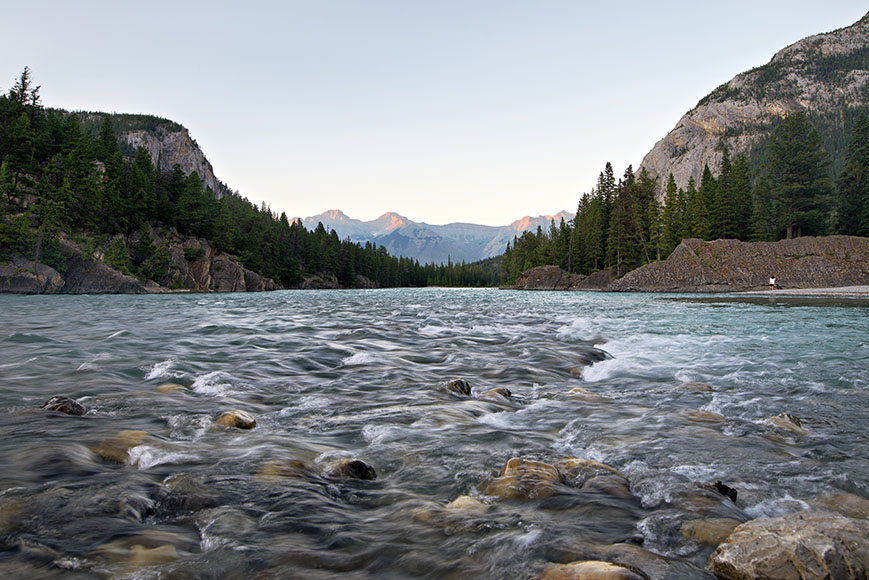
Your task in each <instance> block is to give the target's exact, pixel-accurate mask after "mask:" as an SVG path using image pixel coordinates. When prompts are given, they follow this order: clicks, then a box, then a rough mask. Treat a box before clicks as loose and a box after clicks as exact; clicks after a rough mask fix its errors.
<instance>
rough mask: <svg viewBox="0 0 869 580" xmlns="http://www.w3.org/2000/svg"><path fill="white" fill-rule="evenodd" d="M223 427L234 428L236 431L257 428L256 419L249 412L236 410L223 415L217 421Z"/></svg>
mask: <svg viewBox="0 0 869 580" xmlns="http://www.w3.org/2000/svg"><path fill="white" fill-rule="evenodd" d="M215 422H216V423H217V424H218V425H221V426H223V427H234V428H236V429H253V428H254V427H256V419H255V418H254V416H253V415H251V414H250V413H248V412H247V411H240V410H238V409H235V410H233V411H226V412H224V413H221V414H220V416H219V417H218V418H217V421H215Z"/></svg>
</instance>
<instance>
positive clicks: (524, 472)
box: [485, 457, 564, 501]
mask: <svg viewBox="0 0 869 580" xmlns="http://www.w3.org/2000/svg"><path fill="white" fill-rule="evenodd" d="M560 483H564V477H563V476H562V474H561V472H560V471H559V470H558V468H556V467H555V466H553V465H549V464H548V463H543V462H542V461H534V460H531V459H522V458H519V457H514V458H512V459H510V460H509V461H507V463H505V464H504V467H503V468H502V469H501V473H500V475H499V476H498V477H497V478H496V479H494V480H492V481H491V482H489V484H488V485H487V486H486V491H485V493H486V495H490V496H494V497H497V498H500V499H502V500H523V501H528V500H534V499H540V498H544V497H549V496H550V495H552V494H553V493H554V492H555V486H556V484H560Z"/></svg>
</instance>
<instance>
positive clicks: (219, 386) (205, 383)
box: [190, 371, 233, 397]
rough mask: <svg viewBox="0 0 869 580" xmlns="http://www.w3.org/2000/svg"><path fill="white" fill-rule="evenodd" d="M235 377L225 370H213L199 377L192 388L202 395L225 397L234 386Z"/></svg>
mask: <svg viewBox="0 0 869 580" xmlns="http://www.w3.org/2000/svg"><path fill="white" fill-rule="evenodd" d="M232 381H233V377H232V375H230V374H229V373H225V372H223V371H212V372H210V373H207V374H205V375H202V376H201V377H198V378H197V379H196V380H195V381H193V384H192V385H190V388H191V390H193V391H195V392H197V393H199V394H201V395H211V396H212V397H224V396H226V393H227V391H228V390H230V389H231V388H232Z"/></svg>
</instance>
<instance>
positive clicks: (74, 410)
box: [40, 395, 87, 417]
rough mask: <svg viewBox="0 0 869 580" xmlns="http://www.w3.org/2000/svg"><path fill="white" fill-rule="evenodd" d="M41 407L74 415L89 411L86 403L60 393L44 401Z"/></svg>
mask: <svg viewBox="0 0 869 580" xmlns="http://www.w3.org/2000/svg"><path fill="white" fill-rule="evenodd" d="M40 408H41V409H45V410H46V411H56V412H58V413H64V414H66V415H74V416H77V417H78V416H81V415H84V414H85V413H87V408H86V407H85V406H84V405H82V404H81V403H79V402H78V401H76V400H75V399H70V398H69V397H64V396H60V395H58V396H56V397H52V398H50V399H48V400H47V401H45V402H44V403H42V405H41V406H40Z"/></svg>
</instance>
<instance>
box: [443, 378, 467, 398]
mask: <svg viewBox="0 0 869 580" xmlns="http://www.w3.org/2000/svg"><path fill="white" fill-rule="evenodd" d="M444 390H445V391H446V392H448V393H451V394H453V395H461V396H463V397H470V396H471V385H470V384H469V383H468V381H466V380H464V379H453V380H451V381H449V382H448V383H447V384H446V385H444Z"/></svg>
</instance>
